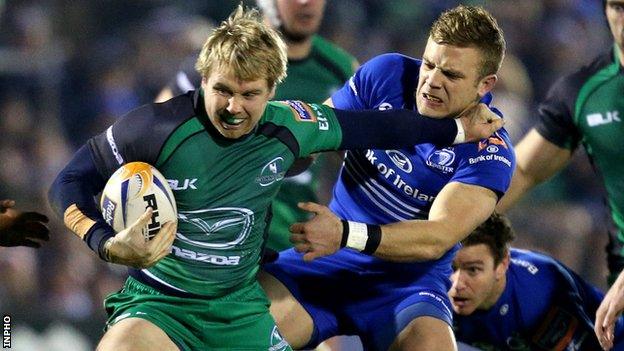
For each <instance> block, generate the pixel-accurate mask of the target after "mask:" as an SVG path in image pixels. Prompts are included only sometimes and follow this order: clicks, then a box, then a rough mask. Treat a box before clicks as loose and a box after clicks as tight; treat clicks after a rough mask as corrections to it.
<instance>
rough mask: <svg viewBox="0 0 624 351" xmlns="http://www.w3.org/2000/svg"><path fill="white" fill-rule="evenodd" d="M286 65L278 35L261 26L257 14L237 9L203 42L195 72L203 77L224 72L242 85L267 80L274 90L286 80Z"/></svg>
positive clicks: (284, 52) (240, 7) (284, 51)
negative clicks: (246, 82)
mask: <svg viewBox="0 0 624 351" xmlns="http://www.w3.org/2000/svg"><path fill="white" fill-rule="evenodd" d="M287 62H288V59H287V57H286V44H285V43H284V41H283V40H282V38H281V37H280V36H279V34H278V33H277V32H276V31H275V30H274V29H272V28H270V27H269V26H267V25H266V24H264V23H263V21H262V16H261V15H260V13H259V12H258V10H255V9H244V8H243V6H242V5H238V7H237V8H236V10H234V12H232V14H231V15H230V17H229V18H228V19H227V20H225V21H223V22H222V23H221V25H220V26H219V27H217V28H215V29H214V30H213V32H212V35H210V37H209V38H208V39H207V40H206V42H205V43H204V46H203V48H202V50H201V52H200V54H199V58H198V59H197V62H196V63H195V69H196V70H197V72H199V74H200V75H201V76H202V77H208V76H209V75H210V73H211V72H212V71H213V70H215V69H225V70H229V73H232V74H234V76H235V77H236V78H238V79H241V80H244V81H251V80H258V79H266V80H267V82H268V84H269V88H273V87H274V86H275V85H276V84H279V83H280V82H281V81H282V80H283V79H284V78H285V77H286V63H287Z"/></svg>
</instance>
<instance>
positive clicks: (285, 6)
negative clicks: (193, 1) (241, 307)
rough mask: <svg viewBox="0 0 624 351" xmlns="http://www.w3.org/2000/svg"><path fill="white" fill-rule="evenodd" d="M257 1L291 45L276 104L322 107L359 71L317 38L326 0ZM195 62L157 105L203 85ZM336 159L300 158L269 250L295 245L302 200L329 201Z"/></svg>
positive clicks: (281, 200)
mask: <svg viewBox="0 0 624 351" xmlns="http://www.w3.org/2000/svg"><path fill="white" fill-rule="evenodd" d="M256 3H257V5H258V7H259V8H260V9H261V11H262V13H263V16H264V19H265V21H266V22H267V23H268V24H270V25H271V26H272V27H273V28H276V29H278V30H279V31H280V33H281V34H282V37H283V38H284V40H285V42H286V45H287V55H288V67H287V71H286V73H287V75H286V79H284V81H283V82H282V83H281V84H280V85H278V86H277V89H276V91H275V97H274V98H273V99H274V100H301V101H306V102H316V103H321V102H323V101H325V99H327V98H328V97H329V96H330V95H331V94H332V93H333V92H334V91H336V90H337V89H338V88H340V87H341V86H342V85H343V83H344V82H345V81H347V80H348V79H349V77H350V76H351V75H352V74H353V72H354V70H355V68H356V67H357V61H356V60H355V58H354V57H353V56H351V55H349V54H348V53H347V52H346V51H344V50H343V49H341V48H339V47H338V46H336V45H334V44H332V43H331V42H329V41H327V40H325V39H323V38H322V37H320V36H319V35H317V34H316V33H317V32H318V30H319V28H320V26H321V22H322V20H323V12H324V11H325V6H326V2H325V0H257V1H256ZM194 63H195V60H194V57H193V58H192V59H189V60H187V61H186V62H185V64H184V65H183V67H182V69H181V70H180V71H178V72H176V76H175V78H174V79H172V80H171V81H170V82H169V84H168V85H167V86H166V87H165V88H164V89H163V91H162V92H161V93H160V94H159V96H158V97H157V98H156V101H164V100H167V99H169V98H171V97H173V96H175V95H178V94H182V93H185V92H187V91H188V90H192V89H194V87H198V86H199V84H200V82H201V77H200V76H199V74H198V73H197V71H195V69H194V66H193V65H194ZM337 158H338V156H337V155H333V157H332V155H323V156H319V158H318V159H317V160H316V161H314V162H313V164H312V166H311V167H309V168H307V170H306V169H305V168H306V167H307V165H309V162H312V159H307V160H301V161H300V163H299V165H300V167H299V169H300V171H303V172H302V173H300V174H298V175H297V176H294V177H288V178H286V180H285V182H284V185H283V186H282V188H281V189H280V192H279V193H278V195H277V197H276V198H275V200H274V201H273V204H272V212H273V218H272V219H271V223H270V227H269V239H268V242H267V247H268V248H270V249H272V250H275V251H281V250H284V249H287V248H290V247H292V244H291V243H290V242H289V241H288V237H289V232H288V227H289V226H290V225H291V224H292V223H295V222H298V221H303V220H305V219H307V218H308V215H307V214H306V213H305V212H304V211H301V210H299V209H298V208H297V202H299V201H318V200H319V196H318V194H321V197H322V198H323V200H327V199H328V197H329V194H328V193H329V189H331V186H332V184H333V182H332V180H334V179H335V178H336V174H337V171H338V166H339V162H340V161H339V160H337ZM321 180H322V181H323V182H322V183H321Z"/></svg>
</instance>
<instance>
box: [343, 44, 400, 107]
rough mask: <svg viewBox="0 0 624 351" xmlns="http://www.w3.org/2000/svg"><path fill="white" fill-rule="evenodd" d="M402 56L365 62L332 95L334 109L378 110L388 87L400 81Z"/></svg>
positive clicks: (391, 55) (390, 55) (384, 56)
mask: <svg viewBox="0 0 624 351" xmlns="http://www.w3.org/2000/svg"><path fill="white" fill-rule="evenodd" d="M402 67H403V56H402V55H399V54H384V55H380V56H377V57H375V58H373V59H371V60H370V61H368V62H366V63H365V64H363V65H362V66H360V68H359V69H358V70H357V71H356V72H355V74H354V75H353V76H352V77H351V78H349V80H348V81H347V82H346V83H345V85H344V86H343V87H342V88H341V89H339V90H338V91H336V92H335V93H334V94H333V95H332V102H333V104H334V107H336V108H338V109H342V110H363V109H378V108H379V106H378V105H379V101H381V100H383V99H382V97H383V96H385V92H386V90H387V89H388V88H389V87H390V85H392V86H394V85H396V80H397V79H398V80H399V81H400V79H401V75H402V72H403V69H402Z"/></svg>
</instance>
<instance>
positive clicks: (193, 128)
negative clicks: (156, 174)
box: [156, 118, 205, 168]
mask: <svg viewBox="0 0 624 351" xmlns="http://www.w3.org/2000/svg"><path fill="white" fill-rule="evenodd" d="M204 130H205V129H204V126H203V125H202V124H201V122H200V121H199V120H198V119H197V118H191V119H189V120H188V121H186V122H184V123H183V124H181V125H180V126H179V127H178V128H176V129H175V130H174V131H173V133H171V135H170V136H169V138H167V141H166V142H165V145H164V146H163V148H162V151H161V152H160V155H159V156H158V161H156V168H158V167H160V166H161V165H162V164H164V163H165V162H166V161H167V160H168V159H169V157H171V155H172V154H173V153H174V152H175V150H176V149H177V148H178V146H180V144H182V142H184V140H186V139H188V138H189V137H191V136H192V135H194V134H197V133H200V132H202V131H204Z"/></svg>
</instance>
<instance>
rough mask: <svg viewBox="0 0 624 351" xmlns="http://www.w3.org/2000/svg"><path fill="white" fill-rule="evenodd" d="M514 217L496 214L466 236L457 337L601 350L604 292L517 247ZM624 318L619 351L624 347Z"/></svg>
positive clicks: (457, 285) (495, 345) (456, 294)
mask: <svg viewBox="0 0 624 351" xmlns="http://www.w3.org/2000/svg"><path fill="white" fill-rule="evenodd" d="M513 239H514V233H513V230H512V228H511V226H510V224H509V221H508V220H507V218H505V217H504V216H503V215H498V214H494V215H492V217H490V219H488V220H487V221H486V222H485V223H483V224H482V225H481V226H479V227H478V228H477V229H476V230H475V231H474V232H473V233H472V234H470V235H469V236H468V237H467V238H466V239H464V240H463V241H462V244H463V247H462V248H461V249H460V250H459V251H458V252H457V255H456V257H455V259H454V260H453V269H454V272H453V275H452V276H451V280H452V281H453V287H452V288H451V290H450V291H449V296H450V297H451V301H452V303H453V310H454V312H455V313H456V315H455V318H454V324H455V325H454V329H455V335H456V337H457V341H458V342H460V343H463V344H467V345H471V346H474V347H478V348H480V349H483V350H510V349H511V350H599V349H600V345H599V343H598V339H597V338H596V336H595V335H594V323H593V316H594V314H595V313H596V309H597V308H598V305H599V304H600V301H601V300H602V298H603V293H602V292H601V291H599V290H598V289H597V288H595V287H593V286H591V285H590V284H588V283H587V282H585V281H584V280H583V279H581V278H580V277H579V276H578V275H577V274H576V273H574V272H573V271H571V270H570V269H569V268H567V267H565V266H564V265H562V264H561V263H559V262H557V261H556V260H554V259H553V258H551V257H549V256H546V255H543V254H540V253H537V252H531V251H526V250H518V249H514V248H511V249H510V248H509V243H510V242H511V241H512V240H513ZM623 327H624V321H623V320H622V318H619V319H618V320H617V321H616V327H615V349H616V350H622V349H624V340H622V336H623V332H624V329H623Z"/></svg>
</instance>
